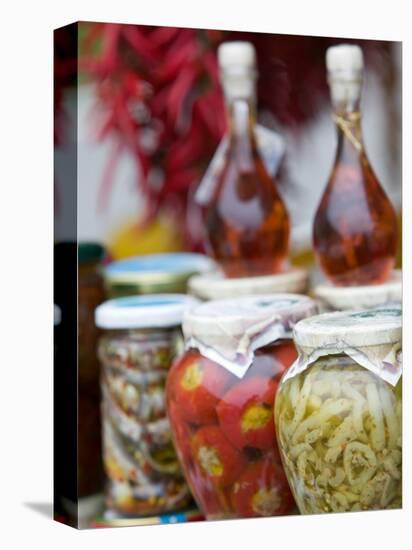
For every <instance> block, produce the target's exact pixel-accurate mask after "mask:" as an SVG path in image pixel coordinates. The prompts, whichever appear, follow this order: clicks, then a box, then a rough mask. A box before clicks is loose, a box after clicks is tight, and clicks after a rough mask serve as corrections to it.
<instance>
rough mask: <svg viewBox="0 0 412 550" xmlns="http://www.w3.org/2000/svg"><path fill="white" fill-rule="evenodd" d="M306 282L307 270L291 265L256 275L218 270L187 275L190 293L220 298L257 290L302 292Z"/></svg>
mask: <svg viewBox="0 0 412 550" xmlns="http://www.w3.org/2000/svg"><path fill="white" fill-rule="evenodd" d="M307 286H308V272H307V271H306V269H302V268H297V267H294V268H291V269H289V270H288V271H286V272H285V273H277V274H275V275H262V276H259V277H238V278H236V279H233V278H232V279H229V278H228V277H225V275H224V274H223V273H222V272H220V271H213V272H211V273H204V274H202V275H194V276H193V277H191V278H190V279H189V283H188V290H189V293H190V294H192V295H193V296H196V298H199V299H201V300H219V299H223V298H235V297H238V296H257V295H260V294H284V293H297V294H304V293H305V292H306V289H307Z"/></svg>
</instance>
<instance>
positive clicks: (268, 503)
mask: <svg viewBox="0 0 412 550" xmlns="http://www.w3.org/2000/svg"><path fill="white" fill-rule="evenodd" d="M231 502H232V506H233V509H234V511H235V512H236V513H237V514H238V515H240V516H242V517H258V516H281V515H285V514H289V513H291V512H293V510H294V508H295V502H294V499H293V496H292V493H291V492H290V488H289V485H288V482H287V479H286V476H285V474H284V472H283V469H282V466H281V465H280V464H277V463H276V462H274V461H273V460H271V459H270V458H267V459H265V460H260V461H259V462H255V463H253V464H251V465H250V466H248V467H247V468H246V470H245V471H244V472H243V473H242V474H241V476H240V477H239V479H238V480H237V481H236V482H235V483H234V485H233V487H232V490H231Z"/></svg>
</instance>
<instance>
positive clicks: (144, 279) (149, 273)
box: [104, 252, 215, 292]
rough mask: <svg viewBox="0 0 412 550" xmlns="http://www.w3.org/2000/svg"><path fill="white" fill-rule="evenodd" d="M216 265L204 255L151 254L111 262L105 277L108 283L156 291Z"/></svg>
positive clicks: (185, 253) (181, 253)
mask: <svg viewBox="0 0 412 550" xmlns="http://www.w3.org/2000/svg"><path fill="white" fill-rule="evenodd" d="M214 268H215V263H214V262H213V260H211V259H210V258H208V257H207V256H205V255H203V254H195V253H187V252H176V253H168V254H148V255H145V256H135V257H132V258H127V259H124V260H119V261H116V262H112V263H111V264H109V265H108V266H107V267H106V269H105V271H104V277H105V280H106V283H107V284H108V285H109V286H116V285H119V286H121V285H127V286H132V285H134V286H135V287H136V289H137V290H138V289H139V288H140V287H142V288H151V291H152V292H156V290H157V288H158V289H160V290H161V289H162V288H164V286H165V285H173V283H179V282H181V281H182V280H183V281H185V280H187V279H188V278H189V277H190V276H191V275H194V274H195V273H203V272H206V271H211V270H212V269H214Z"/></svg>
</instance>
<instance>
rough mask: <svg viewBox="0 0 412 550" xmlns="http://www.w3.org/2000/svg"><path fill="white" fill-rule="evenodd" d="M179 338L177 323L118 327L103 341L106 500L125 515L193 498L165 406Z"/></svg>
mask: <svg viewBox="0 0 412 550" xmlns="http://www.w3.org/2000/svg"><path fill="white" fill-rule="evenodd" d="M179 344H180V334H179V331H177V330H174V329H171V330H166V329H164V330H159V331H156V330H150V331H145V330H141V331H137V330H135V331H123V332H120V333H119V332H116V333H115V332H112V333H107V334H106V335H105V336H104V337H102V339H101V341H100V346H99V358H100V361H101V364H102V379H101V380H102V397H103V403H102V416H103V459H104V467H105V470H106V474H107V477H108V482H107V492H106V502H107V506H108V507H109V508H110V509H112V510H115V511H117V512H119V513H121V514H123V515H147V514H159V513H162V512H167V511H172V510H178V509H181V508H182V507H184V506H185V505H187V504H188V503H189V502H190V499H191V497H190V493H189V489H188V487H187V485H186V483H185V481H184V479H183V476H182V473H181V471H180V467H179V463H178V459H177V456H176V453H175V450H174V446H173V442H172V437H171V432H170V427H169V422H168V420H167V418H166V411H165V397H164V386H165V380H166V375H167V372H168V367H169V366H170V364H171V363H172V360H173V358H174V356H175V354H176V351H177V348H178V346H179Z"/></svg>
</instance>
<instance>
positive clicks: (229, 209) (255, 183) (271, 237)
mask: <svg viewBox="0 0 412 550" xmlns="http://www.w3.org/2000/svg"><path fill="white" fill-rule="evenodd" d="M218 57H219V66H220V71H221V81H222V85H223V90H224V94H225V101H226V107H227V116H228V127H229V145H228V147H227V150H226V155H225V159H224V166H223V168H222V170H221V171H220V174H219V179H218V182H217V184H216V186H215V189H214V194H213V197H212V200H211V201H210V203H209V206H208V209H207V212H206V234H207V236H206V241H207V242H206V247H207V249H208V252H209V254H210V255H211V256H213V257H214V258H215V259H216V260H217V262H218V263H219V264H220V266H221V268H222V269H223V271H224V273H225V275H226V276H227V277H250V276H259V275H268V274H273V273H278V272H281V271H283V269H284V267H285V263H286V259H287V255H288V244H289V217H288V213H287V210H286V207H285V205H284V203H283V201H282V198H281V197H280V195H279V193H278V191H277V188H276V182H275V181H274V179H273V178H272V177H271V176H270V175H269V174H268V172H267V169H266V168H265V165H264V163H263V160H262V158H261V156H260V154H259V152H258V148H257V143H256V136H255V116H256V105H255V85H256V76H257V72H256V59H255V51H254V48H253V46H252V44H250V43H249V42H226V43H224V44H222V45H221V46H220V47H219V51H218Z"/></svg>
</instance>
